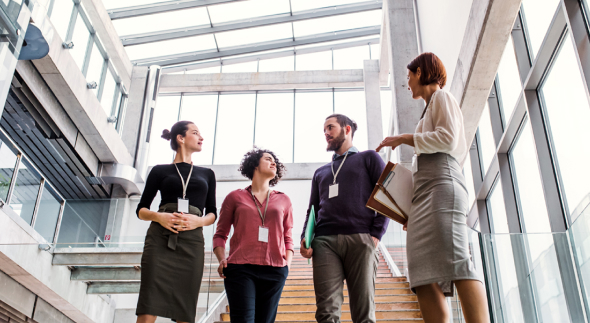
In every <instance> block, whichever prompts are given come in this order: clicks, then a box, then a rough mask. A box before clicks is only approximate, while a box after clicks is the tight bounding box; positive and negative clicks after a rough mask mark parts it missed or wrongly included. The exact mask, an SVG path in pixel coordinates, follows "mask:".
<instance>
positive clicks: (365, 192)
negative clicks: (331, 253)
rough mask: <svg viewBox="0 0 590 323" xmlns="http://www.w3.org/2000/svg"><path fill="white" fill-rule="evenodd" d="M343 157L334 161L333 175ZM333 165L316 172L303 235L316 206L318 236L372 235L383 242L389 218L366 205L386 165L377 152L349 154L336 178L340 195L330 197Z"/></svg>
mask: <svg viewBox="0 0 590 323" xmlns="http://www.w3.org/2000/svg"><path fill="white" fill-rule="evenodd" d="M343 159H344V156H339V157H337V158H336V160H335V161H334V172H336V171H337V170H338V167H340V164H341V163H342V160H343ZM330 165H331V163H330V164H326V165H324V166H322V167H320V168H318V169H317V170H316V171H315V174H314V175H313V180H312V182H311V185H312V186H311V196H310V199H309V207H308V209H307V215H306V219H305V224H304V226H303V233H302V234H301V239H303V238H304V236H305V228H306V227H307V220H308V219H309V211H310V210H311V206H312V205H313V206H314V210H315V214H316V229H315V235H316V236H326V235H336V234H355V233H370V234H371V236H373V237H376V238H378V239H381V237H382V236H383V234H385V231H386V230H387V225H388V224H389V219H388V218H386V217H385V216H383V215H381V214H378V213H376V212H375V211H373V210H371V209H369V208H367V207H366V206H365V205H366V204H367V201H368V200H369V196H370V195H371V193H372V192H373V188H374V187H375V184H376V183H377V181H378V180H379V176H380V175H381V173H382V172H383V169H384V168H385V163H384V162H383V160H382V159H381V157H380V156H379V154H377V153H376V152H375V151H374V150H366V151H363V152H358V153H354V154H348V157H347V158H346V162H345V163H344V166H342V169H341V170H340V173H338V176H337V181H336V182H337V183H338V196H337V197H333V198H331V199H330V198H328V196H329V195H328V190H329V187H330V185H332V183H333V180H334V176H333V175H332V170H331V167H330Z"/></svg>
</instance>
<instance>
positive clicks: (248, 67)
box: [221, 61, 258, 73]
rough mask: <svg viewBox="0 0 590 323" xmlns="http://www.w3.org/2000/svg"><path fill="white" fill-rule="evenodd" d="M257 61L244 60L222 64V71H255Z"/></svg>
mask: <svg viewBox="0 0 590 323" xmlns="http://www.w3.org/2000/svg"><path fill="white" fill-rule="evenodd" d="M257 69H258V62H257V61H256V62H246V63H240V64H231V65H223V67H222V68H221V72H222V73H256V71H257Z"/></svg>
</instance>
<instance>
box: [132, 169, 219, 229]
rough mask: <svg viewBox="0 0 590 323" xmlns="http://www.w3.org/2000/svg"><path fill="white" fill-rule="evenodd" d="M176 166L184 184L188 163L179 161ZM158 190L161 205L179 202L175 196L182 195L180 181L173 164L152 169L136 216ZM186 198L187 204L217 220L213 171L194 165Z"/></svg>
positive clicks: (150, 202) (147, 205) (148, 205)
mask: <svg viewBox="0 0 590 323" xmlns="http://www.w3.org/2000/svg"><path fill="white" fill-rule="evenodd" d="M176 165H177V166H178V170H179V171H180V174H182V178H183V179H184V180H185V183H186V178H187V176H188V173H189V172H190V168H191V164H187V163H178V164H176ZM158 191H160V195H161V196H162V201H161V202H160V206H162V205H164V204H167V203H178V198H179V197H180V198H181V197H182V181H181V180H180V176H178V172H177V171H176V167H174V164H167V165H156V166H154V168H152V170H151V171H150V174H149V175H148V178H147V181H146V183H145V188H144V190H143V194H142V195H141V200H140V201H139V205H137V211H136V213H137V215H138V216H139V210H141V209H142V208H144V207H145V208H147V209H148V210H149V209H150V205H151V204H152V201H153V200H154V197H155V196H156V193H158ZM186 198H187V199H188V200H189V205H192V206H194V207H197V208H198V209H199V210H201V212H203V215H206V214H207V213H213V214H215V218H216V219H217V206H216V204H215V173H214V172H213V171H212V170H210V169H209V168H204V167H199V166H193V173H192V175H191V179H190V182H189V184H188V188H187V189H186ZM205 210H206V211H207V212H206V213H205Z"/></svg>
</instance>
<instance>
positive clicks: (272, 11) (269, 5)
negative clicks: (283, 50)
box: [209, 0, 289, 25]
mask: <svg viewBox="0 0 590 323" xmlns="http://www.w3.org/2000/svg"><path fill="white" fill-rule="evenodd" d="M288 12H289V1H288V0H249V1H240V2H234V3H228V4H222V5H217V6H210V7H209V13H210V14H211V21H212V22H213V25H215V24H219V23H221V22H227V21H233V20H241V19H248V18H253V17H262V16H269V15H276V14H280V13H288Z"/></svg>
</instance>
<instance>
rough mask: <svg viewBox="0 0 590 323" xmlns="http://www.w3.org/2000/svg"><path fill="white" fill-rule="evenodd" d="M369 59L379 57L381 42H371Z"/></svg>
mask: <svg viewBox="0 0 590 323" xmlns="http://www.w3.org/2000/svg"><path fill="white" fill-rule="evenodd" d="M371 59H381V44H371Z"/></svg>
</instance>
